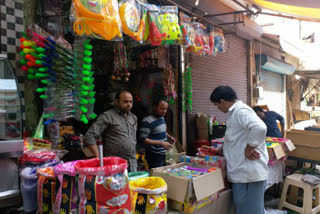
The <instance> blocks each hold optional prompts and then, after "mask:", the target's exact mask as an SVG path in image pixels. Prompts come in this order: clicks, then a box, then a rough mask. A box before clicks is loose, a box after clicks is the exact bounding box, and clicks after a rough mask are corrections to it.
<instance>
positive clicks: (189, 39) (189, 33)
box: [179, 12, 195, 51]
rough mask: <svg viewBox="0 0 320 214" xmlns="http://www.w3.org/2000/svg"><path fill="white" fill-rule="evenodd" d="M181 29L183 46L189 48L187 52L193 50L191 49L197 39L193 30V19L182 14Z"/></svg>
mask: <svg viewBox="0 0 320 214" xmlns="http://www.w3.org/2000/svg"><path fill="white" fill-rule="evenodd" d="M179 16H180V28H181V31H182V40H181V41H182V44H184V45H185V47H186V48H187V51H188V50H189V51H190V50H191V47H192V46H193V45H194V39H195V32H194V29H193V26H192V24H191V18H190V17H189V16H188V15H186V14H184V13H182V12H180V13H179Z"/></svg>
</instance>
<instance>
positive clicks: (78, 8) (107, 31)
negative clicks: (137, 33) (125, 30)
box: [71, 0, 122, 40]
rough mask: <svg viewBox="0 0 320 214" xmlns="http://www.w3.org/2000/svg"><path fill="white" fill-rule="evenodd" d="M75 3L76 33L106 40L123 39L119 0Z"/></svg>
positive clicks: (78, 1)
mask: <svg viewBox="0 0 320 214" xmlns="http://www.w3.org/2000/svg"><path fill="white" fill-rule="evenodd" d="M73 3H74V4H73V7H74V9H71V10H72V11H73V12H74V13H75V16H74V17H75V22H74V24H73V29H74V31H75V33H77V34H78V35H80V36H82V35H87V36H92V37H95V38H98V39H105V40H114V39H119V38H120V39H122V32H121V20H120V16H119V8H118V1H117V0H97V1H95V2H93V1H84V0H73Z"/></svg>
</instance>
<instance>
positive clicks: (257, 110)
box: [252, 106, 264, 113]
mask: <svg viewBox="0 0 320 214" xmlns="http://www.w3.org/2000/svg"><path fill="white" fill-rule="evenodd" d="M252 109H253V110H254V111H255V112H256V113H257V112H264V110H263V109H262V108H261V107H260V106H255V107H253V108H252Z"/></svg>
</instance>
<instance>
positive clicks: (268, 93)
mask: <svg viewBox="0 0 320 214" xmlns="http://www.w3.org/2000/svg"><path fill="white" fill-rule="evenodd" d="M260 84H261V86H262V87H263V97H262V99H259V100H258V105H268V108H269V110H270V111H275V112H277V113H279V114H280V115H282V116H283V117H284V118H286V93H285V90H284V88H285V86H284V84H285V81H284V75H281V74H277V73H273V72H270V71H264V70H262V71H261V74H260Z"/></svg>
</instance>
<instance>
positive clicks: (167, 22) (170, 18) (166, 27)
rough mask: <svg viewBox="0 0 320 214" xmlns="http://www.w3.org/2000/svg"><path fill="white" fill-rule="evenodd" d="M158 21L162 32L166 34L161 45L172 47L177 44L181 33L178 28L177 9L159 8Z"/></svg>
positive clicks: (170, 7)
mask: <svg viewBox="0 0 320 214" xmlns="http://www.w3.org/2000/svg"><path fill="white" fill-rule="evenodd" d="M159 21H160V24H161V30H162V32H163V33H165V34H166V36H165V37H164V38H163V41H162V44H164V45H165V44H168V45H172V44H175V43H179V41H180V40H181V38H182V33H181V30H180V26H179V17H178V7H177V6H162V7H160V14H159Z"/></svg>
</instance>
